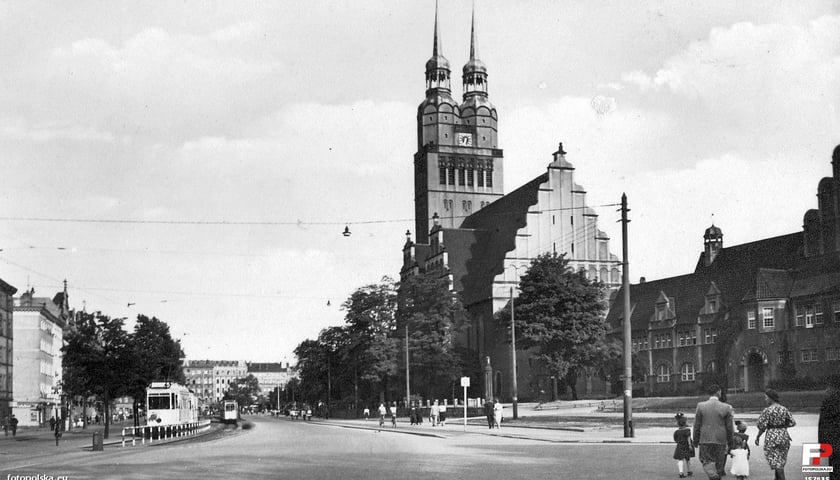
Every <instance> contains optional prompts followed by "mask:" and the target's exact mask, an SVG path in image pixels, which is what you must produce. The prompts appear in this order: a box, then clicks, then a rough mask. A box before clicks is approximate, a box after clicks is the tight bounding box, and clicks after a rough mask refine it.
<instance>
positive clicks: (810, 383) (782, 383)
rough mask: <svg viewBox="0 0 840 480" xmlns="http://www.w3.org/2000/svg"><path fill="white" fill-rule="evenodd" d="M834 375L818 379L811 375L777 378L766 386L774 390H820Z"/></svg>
mask: <svg viewBox="0 0 840 480" xmlns="http://www.w3.org/2000/svg"><path fill="white" fill-rule="evenodd" d="M833 376H834V375H829V376H825V377H822V378H820V379H816V378H812V377H808V376H805V377H793V378H778V379H775V380H772V381H770V383H769V384H768V387H770V388H772V389H774V390H790V391H794V392H799V391H805V390H822V389H824V388H825V387H826V385H828V382H829V381H830V380H831V379H832V377H833Z"/></svg>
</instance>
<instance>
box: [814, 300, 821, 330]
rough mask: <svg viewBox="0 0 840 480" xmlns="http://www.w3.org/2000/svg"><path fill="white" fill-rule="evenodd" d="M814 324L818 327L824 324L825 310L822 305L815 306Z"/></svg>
mask: <svg viewBox="0 0 840 480" xmlns="http://www.w3.org/2000/svg"><path fill="white" fill-rule="evenodd" d="M814 323H815V324H817V325H822V324H823V309H822V303H818V304H816V305H814Z"/></svg>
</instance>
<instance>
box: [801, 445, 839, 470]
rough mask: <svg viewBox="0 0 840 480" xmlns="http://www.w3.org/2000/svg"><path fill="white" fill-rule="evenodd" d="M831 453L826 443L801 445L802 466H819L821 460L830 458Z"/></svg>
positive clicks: (829, 446) (831, 450)
mask: <svg viewBox="0 0 840 480" xmlns="http://www.w3.org/2000/svg"><path fill="white" fill-rule="evenodd" d="M833 451H834V450H833V449H832V448H831V444H828V443H803V444H802V465H803V466H808V465H820V464H821V463H822V462H821V459H823V458H828V457H830V456H831V453H832V452H833Z"/></svg>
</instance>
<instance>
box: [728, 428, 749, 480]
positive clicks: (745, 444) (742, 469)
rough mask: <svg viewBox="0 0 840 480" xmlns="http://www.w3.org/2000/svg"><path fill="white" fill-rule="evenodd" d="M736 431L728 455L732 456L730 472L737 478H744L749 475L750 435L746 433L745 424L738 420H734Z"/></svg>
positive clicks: (743, 479)
mask: <svg viewBox="0 0 840 480" xmlns="http://www.w3.org/2000/svg"><path fill="white" fill-rule="evenodd" d="M735 425H736V426H737V427H738V432H737V433H735V434H734V435H733V436H732V450H731V451H730V452H729V455H730V456H731V457H732V467H731V470H730V473H731V474H732V475H735V478H737V479H738V480H746V478H747V477H748V476H749V475H750V443H749V440H750V436H749V435H747V434H746V433H744V432H746V431H747V424H746V423H743V422H741V421H740V420H739V421H737V422H735Z"/></svg>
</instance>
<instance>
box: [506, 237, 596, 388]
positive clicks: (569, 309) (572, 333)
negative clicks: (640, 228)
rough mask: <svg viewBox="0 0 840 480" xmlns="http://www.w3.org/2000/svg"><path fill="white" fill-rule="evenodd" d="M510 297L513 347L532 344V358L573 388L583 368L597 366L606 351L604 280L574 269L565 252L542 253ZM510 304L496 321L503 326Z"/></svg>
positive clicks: (524, 346) (533, 261)
mask: <svg viewBox="0 0 840 480" xmlns="http://www.w3.org/2000/svg"><path fill="white" fill-rule="evenodd" d="M519 291H520V294H519V298H518V299H517V300H516V302H515V309H516V311H515V327H514V328H515V329H516V340H517V346H521V347H522V348H524V349H528V348H534V349H535V354H536V358H537V359H539V360H540V361H541V362H543V364H544V365H545V366H546V368H547V369H548V370H549V371H550V372H551V373H552V374H553V375H555V376H556V377H557V378H562V379H564V380H565V383H566V384H567V385H569V386H571V388H572V396H573V398H575V399H576V398H577V390H576V388H575V385H576V381H577V378H578V376H579V373H580V372H581V371H582V368H584V367H587V366H601V365H602V363H603V360H605V359H606V358H608V356H609V348H608V346H607V344H606V342H605V335H606V319H605V315H604V311H605V305H604V298H603V285H602V284H601V283H600V282H598V281H592V280H589V279H587V278H586V275H585V274H584V272H583V271H577V272H576V271H573V270H572V269H571V267H569V260H568V259H567V258H566V257H565V255H557V254H556V253H544V254H542V255H540V256H538V257H537V258H535V259H533V260H532V261H531V264H530V266H529V267H528V271H527V272H526V273H525V275H523V276H522V278H521V279H520V282H519ZM509 318H510V305H508V306H507V307H506V308H505V309H503V310H502V312H500V313H499V315H498V317H497V320H498V321H499V322H503V323H502V324H503V325H505V326H506V327H507V322H508V320H507V319H509Z"/></svg>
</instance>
